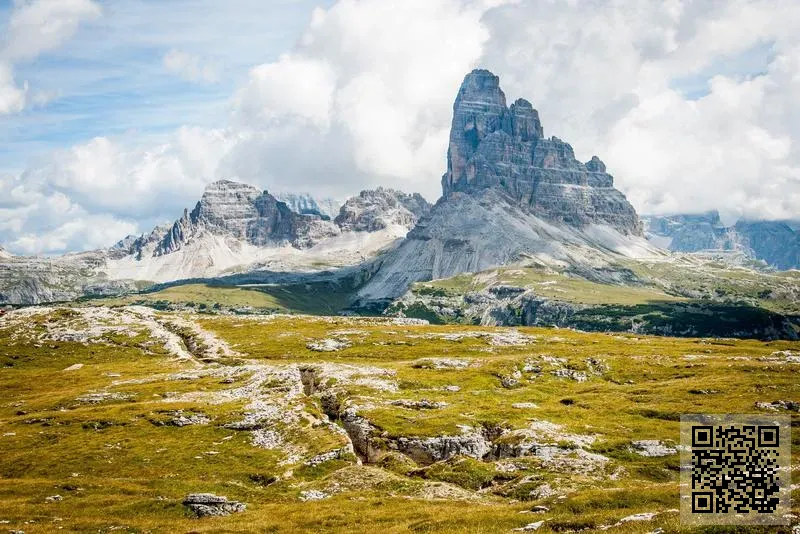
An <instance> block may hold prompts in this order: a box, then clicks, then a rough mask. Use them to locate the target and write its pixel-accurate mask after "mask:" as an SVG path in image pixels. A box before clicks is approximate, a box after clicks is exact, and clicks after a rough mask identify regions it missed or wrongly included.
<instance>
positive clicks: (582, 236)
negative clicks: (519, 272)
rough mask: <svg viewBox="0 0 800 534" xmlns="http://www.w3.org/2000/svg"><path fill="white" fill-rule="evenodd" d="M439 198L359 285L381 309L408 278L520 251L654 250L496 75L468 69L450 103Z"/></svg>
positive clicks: (633, 219)
mask: <svg viewBox="0 0 800 534" xmlns="http://www.w3.org/2000/svg"><path fill="white" fill-rule="evenodd" d="M442 193H443V195H442V198H441V199H439V201H438V202H437V203H436V205H435V206H434V207H433V208H432V209H431V211H430V213H429V214H428V215H427V216H424V217H422V218H421V219H420V221H419V222H418V223H417V225H416V226H415V227H414V229H413V230H412V231H411V232H409V234H408V236H407V238H406V240H405V241H404V242H403V243H402V244H401V246H400V247H398V248H397V249H396V250H395V251H393V252H391V253H390V254H389V255H387V256H386V257H385V259H384V261H383V264H382V265H381V267H380V269H379V270H378V272H377V273H376V275H375V276H374V277H373V278H372V280H370V282H369V283H368V284H367V285H366V286H365V287H364V288H362V290H361V291H360V293H359V297H360V301H359V304H360V305H362V306H365V307H375V308H380V306H381V305H382V304H381V303H386V302H387V301H388V300H390V299H393V298H396V297H398V296H400V295H402V294H403V293H404V292H405V291H406V290H407V289H408V287H409V286H410V284H411V283H413V282H416V281H420V280H431V279H437V278H448V277H450V276H453V275H456V274H459V273H463V272H477V271H482V270H485V269H488V268H490V267H495V266H498V265H503V264H508V263H513V262H516V261H520V260H523V259H532V258H533V259H535V260H536V261H539V262H542V263H545V264H551V265H554V266H558V267H559V268H564V267H565V266H576V265H589V266H597V265H602V264H603V263H604V262H606V263H610V262H612V261H614V260H613V256H614V255H616V254H622V255H625V256H629V257H638V256H650V255H653V254H657V252H655V248H654V247H652V246H650V245H648V244H647V243H646V241H645V240H644V238H643V237H642V231H641V223H640V221H639V218H638V216H637V215H636V211H635V210H634V209H633V207H632V206H631V205H630V203H628V201H627V200H626V199H625V197H624V195H623V194H622V193H620V192H619V191H617V190H616V189H614V186H613V178H612V177H611V175H609V174H608V173H606V168H605V165H604V164H603V163H602V162H601V161H600V160H599V159H598V158H597V157H594V158H592V159H591V160H590V161H589V162H587V163H586V164H583V163H581V162H579V161H577V160H576V159H575V156H574V154H573V151H572V147H571V146H570V145H568V144H567V143H565V142H563V141H561V140H559V139H557V138H555V137H553V138H550V139H547V138H545V137H544V134H543V129H542V123H541V121H540V120H539V114H538V112H537V111H536V110H535V109H533V106H531V104H530V103H529V102H527V101H525V100H517V101H516V102H514V103H513V104H512V105H511V107H507V106H506V100H505V95H504V94H503V91H502V90H501V89H500V85H499V80H498V78H497V76H495V75H493V74H492V73H490V72H488V71H486V70H475V71H473V72H471V73H470V74H468V75H467V76H466V78H465V79H464V82H463V84H462V85H461V88H460V90H459V92H458V96H457V97H456V101H455V104H454V106H453V123H452V129H451V131H450V147H449V149H448V153H447V172H446V173H445V174H444V177H443V178H442Z"/></svg>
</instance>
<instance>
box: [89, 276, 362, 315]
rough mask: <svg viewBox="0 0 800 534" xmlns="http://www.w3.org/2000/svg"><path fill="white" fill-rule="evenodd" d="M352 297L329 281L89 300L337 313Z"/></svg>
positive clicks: (175, 289)
mask: <svg viewBox="0 0 800 534" xmlns="http://www.w3.org/2000/svg"><path fill="white" fill-rule="evenodd" d="M350 297H351V295H350V293H349V292H347V291H346V290H344V289H342V288H337V287H335V286H333V285H329V284H325V285H320V284H289V285H272V284H258V285H242V286H233V285H217V284H208V283H192V284H178V285H174V286H169V287H166V288H164V289H159V290H157V291H147V292H143V293H136V294H132V295H126V296H123V297H113V298H103V299H93V300H91V301H88V304H90V305H104V306H125V305H130V304H144V305H149V306H163V305H179V306H191V307H194V308H198V309H200V310H208V311H213V310H215V309H219V308H224V309H231V308H233V309H236V308H245V307H250V308H254V309H256V310H259V311H262V312H280V313H319V314H333V313H336V312H338V311H340V310H341V309H343V308H345V307H346V306H347V305H348V303H349V302H350Z"/></svg>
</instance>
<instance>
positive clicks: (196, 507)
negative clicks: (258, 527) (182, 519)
mask: <svg viewBox="0 0 800 534" xmlns="http://www.w3.org/2000/svg"><path fill="white" fill-rule="evenodd" d="M183 505H184V506H186V507H187V508H189V509H190V510H191V511H192V512H194V513H195V514H196V515H197V517H215V516H226V515H231V514H234V513H237V512H244V511H245V509H246V508H247V505H246V504H244V503H242V502H239V501H231V500H229V499H228V498H227V497H222V496H219V495H214V494H213V493H190V494H189V495H187V496H186V498H185V499H184V500H183Z"/></svg>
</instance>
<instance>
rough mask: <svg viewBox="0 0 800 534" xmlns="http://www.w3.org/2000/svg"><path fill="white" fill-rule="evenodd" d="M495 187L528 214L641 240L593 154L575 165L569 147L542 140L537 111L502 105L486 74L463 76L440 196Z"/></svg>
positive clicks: (495, 83) (496, 82)
mask: <svg viewBox="0 0 800 534" xmlns="http://www.w3.org/2000/svg"><path fill="white" fill-rule="evenodd" d="M485 188H497V189H498V190H501V191H502V192H503V193H505V194H506V195H508V196H509V197H510V198H511V199H513V201H514V203H515V204H516V205H518V206H520V207H521V208H523V209H525V210H526V211H528V212H530V213H531V214H533V215H536V216H538V217H541V218H542V219H546V220H549V221H555V222H563V223H566V224H569V225H573V226H585V225H587V224H592V223H597V224H606V225H609V226H611V227H613V228H615V229H616V230H618V231H619V232H621V233H623V234H633V235H642V225H641V223H640V222H639V218H638V217H637V215H636V211H635V210H634V208H633V206H631V204H630V203H629V202H628V201H627V200H626V199H625V196H624V195H623V194H622V193H620V192H619V191H618V190H616V189H614V179H613V178H612V177H611V175H610V174H608V173H606V166H605V164H603V162H602V161H600V159H599V158H598V157H597V156H594V157H593V158H592V159H591V160H590V161H588V162H586V163H581V162H580V161H578V160H577V159H575V154H574V152H573V150H572V147H571V146H570V145H569V144H568V143H565V142H564V141H562V140H561V139H559V138H557V137H551V138H549V139H547V138H545V137H544V129H543V128H542V123H541V121H540V120H539V112H538V111H536V110H535V109H534V108H533V106H532V105H531V103H530V102H528V101H527V100H525V99H522V98H520V99H518V100H517V101H516V102H514V103H513V104H511V107H507V106H506V96H505V94H504V93H503V91H502V89H500V79H499V78H498V77H497V76H495V75H494V74H492V73H491V72H489V71H488V70H474V71H472V72H471V73H470V74H468V75H467V76H466V77H465V78H464V82H463V83H462V84H461V88H460V89H459V91H458V96H457V97H456V101H455V104H454V105H453V123H452V127H451V129H450V146H449V149H448V151H447V172H446V173H445V174H444V176H443V177H442V193H443V195H444V196H449V195H451V194H452V193H454V192H456V191H460V192H466V193H472V192H475V191H479V190H480V189H485Z"/></svg>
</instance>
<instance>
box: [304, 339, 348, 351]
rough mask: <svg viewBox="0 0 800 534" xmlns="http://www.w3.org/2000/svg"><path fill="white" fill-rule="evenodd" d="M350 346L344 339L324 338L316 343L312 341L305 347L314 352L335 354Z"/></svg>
mask: <svg viewBox="0 0 800 534" xmlns="http://www.w3.org/2000/svg"><path fill="white" fill-rule="evenodd" d="M351 345H352V343H350V342H349V341H347V340H345V339H331V338H326V339H320V340H318V341H312V342H311V343H308V344H307V345H306V348H307V349H309V350H313V351H316V352H337V351H340V350H342V349H346V348H347V347H350V346H351Z"/></svg>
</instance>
